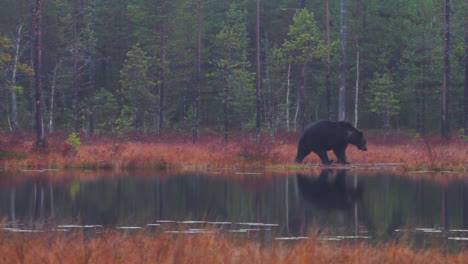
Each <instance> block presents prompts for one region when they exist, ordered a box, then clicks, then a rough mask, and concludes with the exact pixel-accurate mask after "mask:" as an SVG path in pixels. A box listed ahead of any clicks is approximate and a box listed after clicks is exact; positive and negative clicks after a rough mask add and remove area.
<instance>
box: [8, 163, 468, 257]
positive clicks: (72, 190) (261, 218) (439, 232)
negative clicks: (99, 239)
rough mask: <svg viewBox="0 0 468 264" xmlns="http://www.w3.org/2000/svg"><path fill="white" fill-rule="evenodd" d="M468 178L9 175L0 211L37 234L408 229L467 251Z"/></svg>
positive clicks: (330, 235) (12, 228)
mask: <svg viewBox="0 0 468 264" xmlns="http://www.w3.org/2000/svg"><path fill="white" fill-rule="evenodd" d="M466 176H468V175H465V177H463V176H461V177H458V179H454V180H450V179H451V178H453V177H451V175H449V174H447V175H443V174H438V175H437V176H434V175H433V174H431V173H422V174H419V175H415V176H411V175H410V176H408V175H398V174H395V173H391V172H372V173H371V172H365V171H359V170H336V169H335V170H331V169H324V170H321V171H320V170H314V171H311V172H308V173H291V172H288V173H283V172H263V171H237V170H232V171H230V170H210V171H203V172H185V173H176V172H161V171H154V172H153V171H131V172H92V171H87V172H70V171H42V172H34V171H23V172H21V173H19V174H15V175H11V174H9V173H5V172H2V174H1V175H0V217H1V218H2V219H3V227H2V228H3V230H4V231H5V232H26V231H31V230H36V231H37V230H38V229H40V227H38V226H39V225H38V224H37V223H42V224H46V225H43V226H48V228H49V229H53V230H60V231H69V230H73V229H75V228H101V227H109V228H120V229H123V230H140V229H148V230H152V229H154V228H160V227H164V230H165V232H173V233H177V232H185V233H197V232H203V231H206V228H207V227H215V229H216V230H219V229H222V230H224V231H225V232H231V233H241V234H247V235H253V236H258V235H259V234H261V236H260V237H262V238H267V239H275V240H291V239H301V238H307V237H308V236H310V235H315V234H319V235H320V237H321V239H324V240H350V239H354V240H374V241H379V242H385V241H389V240H392V239H398V238H400V237H402V236H403V235H404V236H405V237H409V238H410V240H411V241H412V243H413V244H415V245H416V246H420V247H430V246H434V245H435V246H442V245H443V246H450V247H454V248H459V249H463V248H465V247H466V246H467V245H468V241H467V240H468V231H467V229H468V180H467V177H466ZM441 179H443V180H441ZM440 182H442V183H440ZM52 227H53V228H52Z"/></svg>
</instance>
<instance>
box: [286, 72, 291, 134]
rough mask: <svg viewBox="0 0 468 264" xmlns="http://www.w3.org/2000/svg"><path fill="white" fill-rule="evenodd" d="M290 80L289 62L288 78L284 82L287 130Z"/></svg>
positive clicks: (287, 126) (287, 125) (287, 124)
mask: <svg viewBox="0 0 468 264" xmlns="http://www.w3.org/2000/svg"><path fill="white" fill-rule="evenodd" d="M290 80H291V63H288V79H287V82H286V129H287V130H288V132H289V127H290V126H289V87H290V83H291V82H290Z"/></svg>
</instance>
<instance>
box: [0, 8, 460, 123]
mask: <svg viewBox="0 0 468 264" xmlns="http://www.w3.org/2000/svg"><path fill="white" fill-rule="evenodd" d="M78 2H79V3H78ZM78 2H76V1H63V0H51V1H43V9H42V12H43V16H42V18H43V19H42V22H43V29H44V31H43V32H42V33H43V34H42V42H43V47H42V48H43V52H42V54H43V56H42V70H43V74H42V76H41V77H42V84H43V87H42V88H43V93H42V95H43V100H42V102H43V104H44V109H47V110H48V109H53V111H54V112H55V113H53V114H54V116H55V117H56V118H55V120H54V121H55V122H54V126H56V128H57V129H66V128H70V127H71V125H72V119H71V118H70V117H71V113H72V112H73V106H74V103H73V102H74V101H73V100H74V98H73V97H74V91H73V87H74V86H73V65H74V63H73V61H74V55H76V58H77V66H78V69H79V71H78V76H77V82H78V83H77V86H76V87H78V90H79V91H78V94H79V97H80V98H78V101H79V108H80V116H79V117H78V118H79V120H81V121H82V122H81V125H83V126H82V127H83V128H84V130H86V129H87V127H86V126H87V124H88V122H87V121H88V120H86V119H88V118H90V117H91V113H94V118H95V122H96V128H97V129H99V131H113V132H114V131H119V132H120V131H128V129H132V128H138V127H141V128H142V127H146V128H148V127H153V128H154V127H155V126H154V124H157V123H158V122H157V121H158V118H159V115H158V111H159V108H158V107H159V100H158V99H159V91H158V88H159V85H163V86H161V87H164V97H163V98H164V108H163V110H164V116H163V119H164V124H165V126H167V127H168V128H178V129H182V130H183V131H185V132H188V131H189V130H191V129H192V127H191V126H192V121H193V119H195V115H194V109H196V107H195V106H196V101H195V100H196V98H197V96H196V94H197V87H198V84H200V85H199V87H200V91H201V96H200V101H199V103H200V107H201V108H200V118H201V123H200V125H201V129H213V128H216V127H222V125H223V124H222V120H223V111H222V109H223V106H224V103H225V102H227V106H228V115H229V116H228V117H229V120H230V126H231V127H236V128H239V127H241V126H243V127H247V128H250V127H252V124H254V121H255V120H254V118H253V117H254V116H255V107H254V106H255V103H254V102H255V101H254V100H255V91H254V77H255V75H254V74H253V73H254V72H256V71H255V52H254V51H255V45H253V41H251V39H252V38H253V37H254V36H255V30H256V29H255V11H256V10H255V8H256V5H255V1H244V0H243V1H227V0H174V1H163V0H116V1H103V0H99V1H97V0H87V1H81V2H80V1H78ZM75 3H78V5H77V6H76V7H77V9H78V10H75ZM299 5H300V3H299V1H293V0H269V1H261V2H260V29H261V30H260V31H261V33H260V38H261V40H260V43H261V72H262V83H263V84H264V86H263V88H262V89H263V90H262V91H261V97H262V98H261V100H262V102H261V103H262V105H263V106H264V109H263V111H264V113H263V115H262V116H263V118H265V119H267V120H268V122H262V123H263V124H265V125H264V127H262V130H263V131H265V130H269V129H271V128H272V127H273V126H270V125H271V124H273V122H274V124H275V125H274V128H275V129H278V130H279V131H281V130H282V129H283V128H285V127H286V113H287V111H286V109H287V110H289V120H290V121H291V122H293V119H294V117H295V111H296V110H297V109H298V108H297V102H298V100H297V99H298V97H299V90H298V89H297V87H298V84H299V83H301V82H302V81H303V80H304V79H302V78H303V77H306V76H307V77H306V79H305V80H306V82H305V84H306V86H307V87H305V89H304V91H305V94H304V96H305V97H304V98H303V101H302V102H304V109H303V110H304V111H303V112H304V114H305V118H306V119H307V120H312V119H315V118H320V119H322V118H326V117H327V116H326V113H325V109H326V107H325V104H326V100H324V98H325V89H324V88H325V87H326V85H325V80H326V78H325V74H326V71H327V69H326V68H325V63H323V61H322V60H323V58H324V57H325V56H327V55H329V56H330V64H329V65H330V68H331V79H330V82H331V83H330V84H331V86H330V87H332V90H331V104H332V106H333V107H334V106H335V105H336V104H337V101H338V96H337V91H336V87H337V85H336V84H337V83H338V81H339V75H338V74H337V73H338V72H339V70H338V67H339V58H340V55H339V53H338V52H336V46H337V43H338V41H339V38H340V37H339V24H340V16H339V12H338V10H339V2H333V1H331V2H330V12H329V19H330V28H329V29H330V31H329V33H330V40H331V44H330V45H328V46H326V45H325V44H324V30H325V24H324V23H325V13H324V12H323V11H324V6H323V2H320V1H306V9H300V10H299V9H298V8H299ZM451 5H452V7H453V8H452V9H451V31H452V38H451V83H450V97H451V99H450V105H449V108H450V111H449V112H450V115H451V121H452V128H453V131H457V130H458V129H460V128H461V127H463V117H464V113H463V111H464V110H463V104H464V101H463V100H464V82H465V73H464V72H465V58H466V43H465V40H464V32H465V30H466V24H467V22H468V17H467V16H466V10H467V8H468V3H467V2H466V1H453V2H452V3H451ZM443 6H444V5H443V2H440V1H433V0H423V1H420V0H393V1H375V0H362V1H354V2H348V4H347V8H348V9H347V27H348V30H347V40H348V44H347V47H346V52H347V72H346V82H347V84H346V87H349V88H350V89H348V90H347V94H348V96H349V99H348V101H347V103H348V105H349V106H350V107H349V109H348V111H352V110H354V108H353V107H351V104H349V103H350V102H351V100H352V98H351V97H352V96H353V95H354V92H353V89H352V88H351V87H354V84H355V83H356V80H355V76H356V74H355V73H356V68H355V65H356V61H355V59H356V51H357V50H356V45H355V43H356V42H355V41H356V40H359V51H360V68H359V73H360V75H359V76H360V80H359V86H360V87H359V89H360V97H361V98H359V99H360V100H359V103H361V102H363V103H367V104H365V105H360V106H359V109H361V110H362V113H360V118H359V120H360V122H362V123H361V125H362V126H363V127H368V128H373V127H374V126H375V124H376V123H375V116H376V115H377V116H378V118H386V115H387V112H388V114H389V116H393V117H392V118H391V119H392V120H398V126H399V128H410V129H411V128H415V124H416V123H417V122H415V120H422V121H421V122H423V123H424V126H425V130H427V131H430V130H436V129H438V127H439V125H440V122H439V121H440V117H439V115H440V109H439V108H440V103H439V101H440V96H439V91H440V87H441V83H442V73H443V65H444V61H443V56H442V50H443V38H442V35H441V29H442V27H443V16H441V14H442V13H443ZM30 12H31V10H30V1H29V0H2V1H0V105H1V106H2V107H0V116H2V118H1V119H0V131H1V132H5V131H9V129H10V125H9V123H8V122H9V120H8V118H7V117H8V116H11V113H12V108H13V104H12V101H11V100H12V98H11V91H15V92H16V93H15V95H16V101H17V104H16V107H17V112H18V121H19V124H18V126H19V127H20V128H21V129H23V130H27V129H28V128H29V127H30V122H31V117H34V114H33V113H31V107H30V104H31V94H30V92H29V91H31V89H30V85H32V84H33V82H31V81H33V78H31V77H32V76H33V70H32V68H31V67H30V62H31V59H32V58H30V56H31V55H30V52H29V51H30V49H31V45H32V43H33V42H32V41H31V36H30V35H29V34H31V33H32V32H33V29H32V28H31V24H30V22H28V21H29V18H27V17H29V16H30ZM75 12H76V14H75ZM74 18H76V30H77V49H76V50H75V42H74V37H73V36H74V29H75V27H74V23H75V19H74ZM199 18H200V20H199ZM199 21H200V23H201V34H200V53H201V54H200V60H201V62H200V72H201V74H200V75H201V76H202V77H201V78H200V79H199V77H198V76H199V75H198V48H199V47H198V45H199V42H198V22H199ZM21 24H22V25H23V30H22V36H21V41H20V42H19V44H20V45H19V51H20V53H19V54H20V56H19V58H18V59H19V60H18V63H17V75H16V82H15V85H14V86H15V87H12V86H13V85H12V84H11V80H12V67H11V66H12V59H13V55H14V52H15V49H14V40H15V39H16V37H17V36H16V32H18V31H17V30H18V26H19V25H21ZM93 25H94V26H95V27H93ZM460 36H461V37H460ZM267 40H268V41H267ZM135 43H139V45H136V46H135V45H134V44H135ZM129 51H130V52H129ZM91 59H93V60H92V62H94V63H93V64H91V63H90V62H91ZM267 59H268V60H267ZM57 61H63V64H62V65H61V66H60V68H59V71H58V72H57V75H56V86H55V88H56V90H55V95H56V97H55V98H54V101H53V103H54V106H53V108H51V106H50V103H51V97H50V94H51V86H52V85H51V84H52V78H53V75H52V74H51V73H53V72H54V68H55V66H56V65H57ZM91 65H94V66H93V67H90V66H91ZM300 67H303V69H306V70H307V72H306V75H302V71H301V70H302V69H300ZM91 68H94V69H95V72H91V71H90V70H92V69H91ZM288 69H290V70H291V71H290V74H289V75H287V73H288ZM382 69H386V72H388V74H389V75H390V76H391V77H392V78H391V85H390V86H386V85H387V84H386V83H385V82H387V81H386V80H380V79H382V75H379V77H375V76H376V75H375V73H376V72H378V73H383V71H382ZM267 73H268V76H267ZM90 74H91V75H92V76H90ZM92 77H94V78H92ZM91 79H94V80H95V82H94V83H95V87H102V89H100V90H99V89H98V90H96V89H92V88H91V86H90V84H91V83H90V80H91ZM378 79H379V80H378ZM93 87H94V86H93ZM287 87H288V88H289V90H287ZM384 87H390V88H389V89H388V91H389V94H388V95H387V91H386V90H385V89H387V88H384ZM12 89H13V90H12ZM287 91H288V95H289V97H288V104H287V105H286V94H287ZM9 93H10V94H9ZM387 101H388V103H389V105H390V106H391V107H390V108H389V110H388V111H387V110H386V104H387ZM270 102H271V104H270ZM371 103H372V105H371ZM91 107H94V109H91ZM366 108H367V109H366ZM348 114H350V113H349V112H348ZM418 118H419V119H418ZM265 121H266V120H265ZM148 124H152V125H151V126H149V125H148ZM81 125H80V126H81ZM253 127H254V126H253Z"/></svg>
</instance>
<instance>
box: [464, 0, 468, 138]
mask: <svg viewBox="0 0 468 264" xmlns="http://www.w3.org/2000/svg"><path fill="white" fill-rule="evenodd" d="M466 2H467V3H468V0H467V1H466ZM464 100H465V109H464V111H465V129H464V130H465V136H468V23H466V25H465V98H464Z"/></svg>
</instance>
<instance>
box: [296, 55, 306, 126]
mask: <svg viewBox="0 0 468 264" xmlns="http://www.w3.org/2000/svg"><path fill="white" fill-rule="evenodd" d="M301 72H302V83H301V87H300V90H299V100H298V108H299V128H300V131H301V132H302V131H304V127H305V111H304V99H305V98H304V97H305V87H306V81H307V78H306V77H307V63H304V64H303V65H302V71H301Z"/></svg>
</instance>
